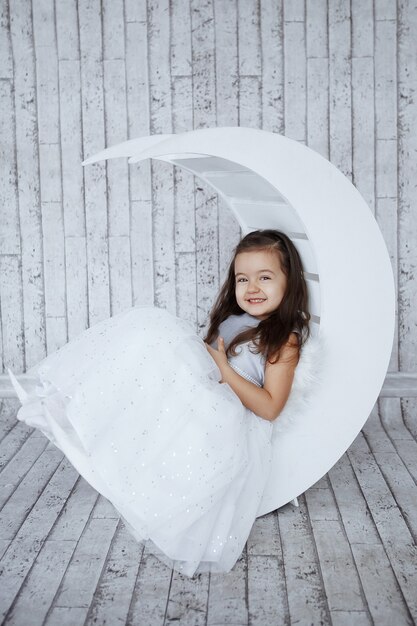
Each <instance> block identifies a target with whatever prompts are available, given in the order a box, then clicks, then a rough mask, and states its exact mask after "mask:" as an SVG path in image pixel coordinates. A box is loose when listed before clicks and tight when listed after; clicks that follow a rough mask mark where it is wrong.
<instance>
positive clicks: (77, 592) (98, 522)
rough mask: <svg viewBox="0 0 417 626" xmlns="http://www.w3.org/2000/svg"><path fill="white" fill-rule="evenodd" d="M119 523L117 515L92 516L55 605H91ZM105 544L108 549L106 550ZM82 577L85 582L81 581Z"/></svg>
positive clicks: (74, 554) (76, 549)
mask: <svg viewBox="0 0 417 626" xmlns="http://www.w3.org/2000/svg"><path fill="white" fill-rule="evenodd" d="M117 524H118V520H117V519H94V518H93V519H91V520H89V522H88V524H87V527H86V529H85V531H84V532H83V534H82V536H81V537H80V540H79V542H78V543H77V546H76V548H75V550H74V553H73V555H72V559H71V561H70V563H69V565H68V568H67V570H66V572H65V574H64V577H63V580H62V585H61V586H60V589H59V591H58V593H57V595H56V596H55V600H54V606H56V607H68V608H70V607H80V608H88V607H89V606H90V605H91V601H92V598H93V596H94V592H95V589H96V586H97V583H98V581H99V578H100V574H101V571H102V568H103V565H104V562H105V559H106V553H107V550H108V548H109V546H110V542H111V540H112V538H113V536H114V533H115V530H116V527H117ZM104 545H105V546H106V548H107V549H106V550H103V546H104ZM80 580H82V581H83V584H82V585H79V581H80Z"/></svg>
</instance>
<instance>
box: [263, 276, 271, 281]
mask: <svg viewBox="0 0 417 626" xmlns="http://www.w3.org/2000/svg"><path fill="white" fill-rule="evenodd" d="M261 278H265V280H271V277H270V276H261Z"/></svg>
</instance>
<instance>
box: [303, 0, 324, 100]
mask: <svg viewBox="0 0 417 626" xmlns="http://www.w3.org/2000/svg"><path fill="white" fill-rule="evenodd" d="M306 51H307V57H308V58H309V59H317V58H323V59H326V58H328V54H329V35H328V29H327V2H326V0H307V1H306ZM322 87H323V85H322ZM324 91H327V89H324Z"/></svg>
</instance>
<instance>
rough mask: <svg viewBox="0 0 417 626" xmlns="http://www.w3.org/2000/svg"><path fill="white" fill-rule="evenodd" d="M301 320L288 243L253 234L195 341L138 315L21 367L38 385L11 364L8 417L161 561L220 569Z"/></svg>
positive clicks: (253, 479)
mask: <svg viewBox="0 0 417 626" xmlns="http://www.w3.org/2000/svg"><path fill="white" fill-rule="evenodd" d="M309 319H310V315H309V313H308V311H307V289H306V284H305V281H304V277H303V268H302V264H301V260H300V257H299V255H298V252H297V250H296V248H295V247H294V245H293V244H292V242H291V240H290V239H289V238H288V237H287V236H286V235H285V234H283V233H281V232H279V231H274V230H262V231H254V232H252V233H250V234H248V235H246V237H244V238H243V239H242V240H241V242H240V243H239V244H238V245H237V247H236V249H235V252H234V255H233V259H232V261H231V264H230V268H229V271H228V275H227V278H226V281H225V283H224V285H223V287H222V288H221V290H220V293H219V296H218V298H217V301H216V302H215V304H214V307H213V310H212V312H211V315H210V325H209V329H208V332H207V335H206V337H205V338H204V341H203V340H202V339H201V338H200V337H198V336H197V335H196V334H195V332H194V330H193V328H192V327H191V326H190V325H189V324H188V322H185V321H184V320H181V319H179V318H177V317H176V316H174V315H172V314H170V313H168V312H167V311H165V310H163V309H158V308H156V307H153V306H143V307H133V308H131V309H129V310H127V311H125V312H124V313H121V314H119V315H116V316H113V317H112V318H109V319H107V320H104V321H102V322H99V323H98V324H95V325H94V326H93V327H91V328H89V329H87V330H86V331H84V332H83V333H81V335H79V336H78V337H77V338H76V339H73V340H71V341H70V342H69V343H67V344H66V345H65V346H63V347H62V348H60V349H59V350H57V351H56V352H54V353H52V354H50V355H48V356H47V357H46V358H45V359H43V360H42V361H41V362H40V363H39V364H38V365H36V366H35V367H33V368H31V369H30V370H28V372H27V374H28V375H30V376H33V377H34V378H36V380H37V382H38V386H37V387H36V388H35V389H34V390H33V389H30V388H29V387H27V388H26V389H24V388H23V387H22V386H21V385H20V384H19V383H18V381H17V380H16V378H15V377H14V375H13V373H12V372H11V371H10V370H9V375H10V378H11V380H12V382H13V385H14V387H15V389H16V392H17V394H18V397H19V399H20V401H21V403H22V406H21V408H20V409H19V411H18V413H17V418H18V419H20V420H23V421H24V422H26V423H27V424H28V425H29V426H32V427H36V428H38V429H39V430H41V431H42V432H43V433H44V434H45V435H46V436H47V437H48V438H49V439H50V440H51V441H52V442H53V443H54V444H55V445H56V446H58V447H59V448H60V449H61V450H62V451H63V452H64V454H65V455H66V456H67V458H68V459H69V461H70V462H71V463H72V464H73V466H74V467H75V468H76V469H77V471H78V472H79V473H80V474H81V475H82V476H83V477H84V478H85V479H86V480H87V481H88V482H89V483H90V484H91V485H92V486H93V487H94V488H95V489H96V490H97V491H99V492H100V493H101V494H102V495H103V496H104V497H106V498H107V499H108V500H109V501H110V502H112V504H113V505H114V506H115V508H116V509H117V510H118V512H119V514H120V515H121V517H122V518H123V521H124V522H125V524H126V526H127V528H128V529H129V530H130V532H131V533H132V535H133V536H134V537H135V538H136V539H137V540H138V541H141V542H144V543H145V545H146V548H147V550H148V551H150V552H152V553H153V554H155V555H156V556H157V557H158V558H159V559H160V560H161V561H162V562H164V563H165V564H167V565H168V566H170V567H172V568H174V569H176V570H177V571H179V572H181V573H183V574H185V575H187V576H193V575H194V574H196V573H200V572H207V571H210V572H213V573H215V572H228V571H230V570H231V569H232V567H233V566H234V564H235V563H236V561H237V559H238V558H239V556H240V555H241V553H242V550H243V548H244V546H245V543H246V541H247V538H248V536H249V533H250V530H251V528H252V525H253V522H254V521H255V519H256V517H257V512H258V509H259V505H260V502H261V498H262V494H263V489H264V485H265V483H266V480H267V478H268V472H269V469H270V462H271V435H272V428H273V424H274V420H276V419H279V414H280V412H281V410H282V409H283V407H284V405H285V403H286V401H287V398H288V396H289V394H290V391H291V385H292V381H293V377H294V370H295V368H296V365H297V363H298V360H299V356H300V350H301V348H302V345H303V344H304V342H305V341H306V340H307V338H308V336H309V327H308V322H309ZM219 383H221V384H219ZM277 480H279V476H278V477H277Z"/></svg>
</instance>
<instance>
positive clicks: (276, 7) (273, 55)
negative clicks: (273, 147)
mask: <svg viewBox="0 0 417 626" xmlns="http://www.w3.org/2000/svg"><path fill="white" fill-rule="evenodd" d="M260 22H261V46H262V80H261V89H262V128H263V129H265V130H270V131H271V132H275V133H283V132H284V67H283V60H284V59H283V14H282V4H281V3H279V2H275V0H263V1H262V3H261V17H260ZM229 123H230V122H229ZM222 125H223V124H222Z"/></svg>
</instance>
